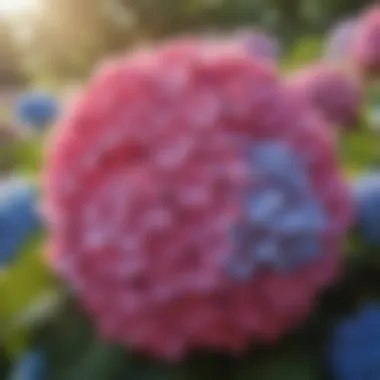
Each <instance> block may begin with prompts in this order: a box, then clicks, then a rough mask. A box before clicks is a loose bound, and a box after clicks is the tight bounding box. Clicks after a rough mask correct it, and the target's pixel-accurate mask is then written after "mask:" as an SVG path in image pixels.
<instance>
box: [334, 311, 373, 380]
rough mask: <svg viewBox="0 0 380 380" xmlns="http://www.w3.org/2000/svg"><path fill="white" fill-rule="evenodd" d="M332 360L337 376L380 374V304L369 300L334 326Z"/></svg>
mask: <svg viewBox="0 0 380 380" xmlns="http://www.w3.org/2000/svg"><path fill="white" fill-rule="evenodd" d="M329 359H330V360H329V361H330V364H331V370H332V374H333V379H334V380H363V379H366V380H376V379H378V378H379V376H380V367H379V363H380V305H378V304H369V305H367V306H365V307H364V308H363V309H362V310H360V311H359V312H358V313H357V314H355V315H353V316H350V317H348V318H346V319H345V320H343V321H342V322H341V323H340V324H338V325H337V326H336V328H335V330H334V333H333V338H332V345H331V352H330V358H329Z"/></svg>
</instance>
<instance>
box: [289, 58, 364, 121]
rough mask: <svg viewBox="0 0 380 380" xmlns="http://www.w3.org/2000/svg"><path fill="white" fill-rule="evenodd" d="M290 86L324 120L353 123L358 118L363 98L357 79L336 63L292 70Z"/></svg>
mask: <svg viewBox="0 0 380 380" xmlns="http://www.w3.org/2000/svg"><path fill="white" fill-rule="evenodd" d="M289 86H290V87H291V88H292V90H293V91H294V92H295V93H296V94H298V96H300V97H301V98H303V99H304V101H305V102H307V103H309V104H310V105H311V106H313V107H314V108H315V109H316V110H318V111H319V112H320V113H321V115H322V116H323V117H324V118H325V119H326V121H327V122H328V123H330V124H333V125H338V126H341V127H352V126H353V125H355V123H356V122H357V120H358V117H359V112H360V108H361V104H362V100H363V95H362V90H361V85H360V82H359V81H358V80H357V78H356V77H354V76H353V75H351V74H350V73H348V72H346V71H345V70H342V69H341V68H339V67H336V66H330V65H325V64H315V65H311V66H309V67H307V68H306V69H304V70H301V71H299V72H297V73H295V74H293V75H292V76H291V77H290V78H289Z"/></svg>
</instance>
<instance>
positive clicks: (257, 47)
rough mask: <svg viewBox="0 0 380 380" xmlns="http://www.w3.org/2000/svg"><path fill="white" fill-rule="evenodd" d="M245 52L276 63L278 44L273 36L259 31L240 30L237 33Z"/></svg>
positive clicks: (278, 54) (278, 53)
mask: <svg viewBox="0 0 380 380" xmlns="http://www.w3.org/2000/svg"><path fill="white" fill-rule="evenodd" d="M237 39H238V40H239V41H241V42H242V43H243V45H244V48H245V49H247V52H248V53H250V54H252V55H254V56H256V57H258V58H264V59H269V60H272V61H277V60H278V59H279V58H280V50H281V49H280V44H279V42H278V41H277V39H276V38H274V37H273V36H271V35H269V34H267V33H265V32H263V31H260V30H253V31H251V30H242V31H240V32H239V33H237Z"/></svg>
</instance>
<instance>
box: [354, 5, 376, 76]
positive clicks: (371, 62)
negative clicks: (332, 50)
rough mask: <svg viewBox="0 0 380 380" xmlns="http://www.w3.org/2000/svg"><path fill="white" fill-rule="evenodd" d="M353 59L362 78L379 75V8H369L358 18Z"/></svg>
mask: <svg viewBox="0 0 380 380" xmlns="http://www.w3.org/2000/svg"><path fill="white" fill-rule="evenodd" d="M353 57H354V61H355V63H356V66H357V67H358V69H359V70H360V72H361V73H362V74H363V75H364V76H366V77H372V76H374V75H378V74H379V73H380V6H378V5H377V6H374V7H371V8H369V9H368V10H367V11H365V12H364V13H363V14H362V15H361V17H360V18H359V20H358V28H357V32H356V37H355V39H354V46H353Z"/></svg>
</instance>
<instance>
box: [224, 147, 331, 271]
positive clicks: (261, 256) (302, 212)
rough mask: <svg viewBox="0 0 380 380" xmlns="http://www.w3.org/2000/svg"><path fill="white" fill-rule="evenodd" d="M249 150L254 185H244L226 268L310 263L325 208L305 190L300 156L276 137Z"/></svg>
mask: <svg viewBox="0 0 380 380" xmlns="http://www.w3.org/2000/svg"><path fill="white" fill-rule="evenodd" d="M249 152H250V160H251V163H252V171H253V175H255V176H256V179H257V178H259V186H253V187H252V189H248V190H247V193H246V198H245V201H244V207H245V210H244V211H243V214H244V215H245V219H244V222H242V223H239V224H238V227H237V228H238V229H239V230H240V231H239V232H238V233H237V232H236V231H235V233H234V234H235V241H236V244H237V245H238V248H237V249H236V252H235V253H234V255H231V259H230V262H229V264H228V271H229V273H230V274H231V275H232V276H234V277H235V276H236V277H246V276H251V275H252V274H253V273H254V272H256V271H257V270H258V269H259V268H260V267H265V268H269V269H273V270H292V269H295V268H297V267H299V266H300V265H306V264H308V263H310V262H311V261H312V260H315V259H316V258H318V257H319V256H320V255H321V254H322V253H323V247H322V245H323V244H322V236H323V232H324V228H325V227H326V214H325V210H324V208H323V205H322V204H321V203H320V202H319V201H318V199H316V198H315V196H313V194H312V192H311V191H310V186H309V183H308V181H307V174H306V170H305V169H304V167H303V163H302V161H300V160H299V158H298V157H297V156H296V155H295V154H294V153H292V152H291V150H290V149H288V148H287V147H286V146H285V145H284V144H281V143H275V142H270V143H268V144H263V145H260V146H257V147H253V148H251V149H250V151H249ZM257 176H258V177H257ZM256 184H257V182H256Z"/></svg>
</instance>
